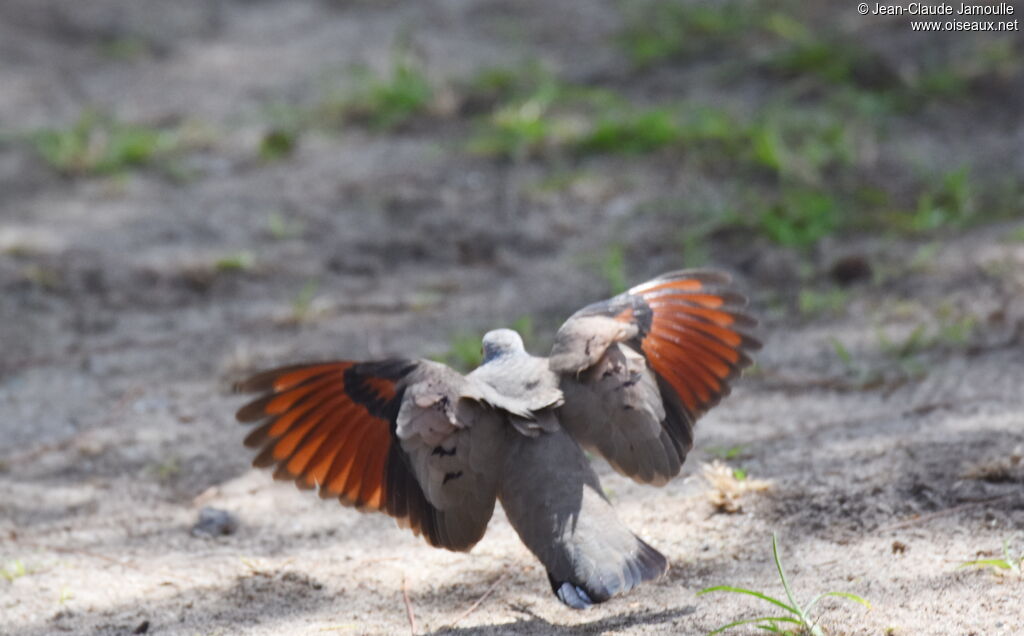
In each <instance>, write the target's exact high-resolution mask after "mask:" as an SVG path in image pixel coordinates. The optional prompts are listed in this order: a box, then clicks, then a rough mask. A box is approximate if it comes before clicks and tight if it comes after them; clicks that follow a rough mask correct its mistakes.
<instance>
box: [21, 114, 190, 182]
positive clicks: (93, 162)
mask: <svg viewBox="0 0 1024 636" xmlns="http://www.w3.org/2000/svg"><path fill="white" fill-rule="evenodd" d="M31 140H32V145H33V146H34V148H35V150H36V153H37V154H38V155H39V156H40V157H41V158H42V159H43V160H44V161H46V162H47V163H48V164H50V165H51V166H52V167H53V168H54V169H56V170H57V171H58V172H60V173H61V174H64V175H68V176H83V175H103V174H113V173H117V172H121V171H124V170H127V169H129V168H136V167H140V166H145V165H147V164H150V163H152V162H153V161H154V160H156V159H157V158H159V157H161V156H166V155H167V154H169V153H170V152H171V151H173V150H175V149H176V148H177V147H178V145H179V141H178V138H177V135H176V134H175V133H174V132H171V131H168V130H162V129H158V128H150V127H146V126H139V125H132V124H125V123H123V122H120V121H118V120H116V119H114V118H113V117H109V116H103V115H99V114H97V113H95V112H92V111H87V112H85V113H83V114H82V115H81V116H80V117H79V119H78V121H77V122H75V123H74V124H72V125H70V126H68V127H66V128H47V129H43V130H39V131H36V132H35V133H34V134H32V136H31Z"/></svg>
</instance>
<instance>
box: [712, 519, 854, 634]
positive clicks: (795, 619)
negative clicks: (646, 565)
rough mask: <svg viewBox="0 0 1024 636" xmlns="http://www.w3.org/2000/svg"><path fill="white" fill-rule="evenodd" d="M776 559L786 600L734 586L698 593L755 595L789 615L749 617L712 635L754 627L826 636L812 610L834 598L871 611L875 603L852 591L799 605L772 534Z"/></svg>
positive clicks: (730, 624)
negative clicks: (851, 602)
mask: <svg viewBox="0 0 1024 636" xmlns="http://www.w3.org/2000/svg"><path fill="white" fill-rule="evenodd" d="M772 559H773V561H774V562H775V569H776V570H777V571H778V574H779V581H780V582H781V583H782V589H783V591H784V592H785V593H786V600H779V599H778V598H775V597H772V596H769V595H767V594H765V593H764V592H757V591H755V590H749V589H746V588H742V587H734V586H731V585H716V586H714V587H709V588H705V589H703V590H701V591H700V592H697V596H702V595H704V594H709V593H711V592H730V593H733V594H745V595H747V596H753V597H755V598H759V599H761V600H762V601H766V602H768V603H770V604H772V605H774V606H775V607H777V608H779V609H782V610H783V611H784V612H785V613H784V614H779V613H777V612H776V614H775V615H765V616H758V617H756V618H745V619H740V620H737V621H733V622H731V623H727V624H725V625H722V626H721V627H719V628H717V629H715V630H713V631H711V632H709V633H708V636H711V635H712V634H718V633H720V632H724V631H726V630H728V629H732V628H734V627H740V626H743V625H754V626H755V627H757V628H758V629H761V630H764V631H767V632H772V633H776V634H810V635H812V636H824V634H825V630H824V629H823V628H822V627H821V626H820V625H819V624H818V619H816V618H813V617H812V615H811V611H812V610H813V609H814V607H815V606H816V605H817V604H818V603H819V602H820V601H821V600H822V599H824V598H827V597H830V596H831V597H837V598H845V599H847V600H851V601H854V602H857V603H860V604H861V605H863V606H864V607H867V608H868V609H871V604H870V603H868V601H866V600H865V599H863V598H861V597H860V596H857V595H856V594H851V593H849V592H823V593H821V594H818V595H816V596H814V597H813V598H812V599H811V600H809V601H808V602H807V603H806V604H804V605H801V604H800V603H798V602H797V600H796V597H795V596H794V594H793V590H792V588H791V587H790V584H789V579H788V578H787V577H786V572H785V570H784V569H783V567H782V557H781V556H780V554H779V544H778V540H777V539H776V537H775V535H774V534H772ZM791 626H792V627H791Z"/></svg>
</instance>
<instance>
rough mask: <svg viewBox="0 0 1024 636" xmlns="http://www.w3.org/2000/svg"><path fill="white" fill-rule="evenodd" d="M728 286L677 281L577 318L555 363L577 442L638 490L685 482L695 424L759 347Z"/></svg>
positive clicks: (662, 279)
mask: <svg viewBox="0 0 1024 636" xmlns="http://www.w3.org/2000/svg"><path fill="white" fill-rule="evenodd" d="M728 284H729V277H728V276H727V275H726V274H723V273H720V272H713V271H699V270H684V271H678V272H672V273H669V274H664V275H662V276H659V277H658V278H655V279H654V280H650V281H648V282H646V283H642V284H640V285H637V286H636V287H633V288H632V289H630V290H629V291H627V292H625V293H622V294H619V295H618V296H615V297H614V298H611V299H609V300H605V301H602V302H599V303H595V304H593V305H590V306H588V307H585V308H583V309H581V310H580V311H578V312H576V313H575V314H574V315H573V316H572V317H570V318H569V320H567V321H566V322H565V324H564V325H562V327H561V328H560V329H559V330H558V334H557V335H556V337H555V345H554V348H553V349H552V352H551V357H550V365H551V369H552V370H553V371H555V372H556V373H559V374H560V375H561V377H562V380H561V388H562V391H563V393H564V394H565V404H564V405H563V406H562V408H561V410H560V413H559V419H560V421H561V422H562V424H563V426H565V427H566V429H567V430H568V431H569V432H570V434H572V436H573V437H574V438H576V440H577V441H579V442H580V443H581V444H583V445H584V446H586V447H589V448H592V449H595V450H596V451H597V452H599V453H600V454H601V455H602V456H604V457H605V459H607V460H608V461H609V463H611V465H612V466H613V467H615V468H616V470H618V471H619V472H621V473H623V474H625V475H628V476H630V477H632V478H633V479H635V480H637V481H640V482H643V483H654V484H662V483H664V482H666V481H667V480H668V479H669V478H671V477H673V476H675V475H676V474H678V473H679V469H680V467H681V466H682V463H683V460H685V458H686V454H687V452H689V450H690V448H691V447H692V445H693V425H694V422H695V421H696V420H697V418H699V417H700V416H701V415H702V414H704V413H705V412H706V411H707V410H708V409H710V408H711V407H713V406H714V405H716V404H718V402H719V401H720V400H721V399H722V398H723V397H725V396H726V395H728V394H729V383H730V382H731V381H732V380H733V379H735V378H736V377H737V376H738V375H739V374H740V372H741V371H742V370H743V369H744V368H745V367H747V366H749V365H750V362H751V360H750V357H749V353H750V352H751V351H753V350H756V349H758V348H760V346H761V345H760V343H759V342H758V341H757V340H755V339H754V338H752V337H751V336H750V335H748V334H747V333H746V331H745V330H746V329H749V328H751V327H753V326H754V325H756V321H755V320H754V319H753V318H751V317H749V316H747V315H746V314H744V313H742V311H741V310H742V309H743V307H744V306H745V305H746V299H745V298H744V297H743V296H741V295H740V294H738V293H736V292H735V291H733V290H731V289H729V288H728Z"/></svg>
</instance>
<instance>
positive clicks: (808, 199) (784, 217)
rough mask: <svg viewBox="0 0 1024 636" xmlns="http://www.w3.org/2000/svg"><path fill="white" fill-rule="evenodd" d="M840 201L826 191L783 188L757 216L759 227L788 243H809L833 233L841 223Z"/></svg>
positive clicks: (798, 245) (769, 235)
mask: <svg viewBox="0 0 1024 636" xmlns="http://www.w3.org/2000/svg"><path fill="white" fill-rule="evenodd" d="M841 220H842V219H841V216H840V212H839V205H838V203H837V201H836V200H835V198H833V197H832V196H831V195H829V194H826V193H824V192H819V191H815V190H809V189H803V188H793V189H787V190H784V191H783V192H782V194H781V197H780V198H779V199H778V200H777V201H776V202H775V203H773V204H771V205H769V206H768V207H766V208H764V209H762V210H761V211H760V213H759V214H758V216H757V229H758V230H760V232H761V234H763V235H764V236H766V237H768V238H769V239H771V240H772V241H774V242H776V243H778V244H780V245H784V246H786V247H797V248H804V247H810V246H812V245H814V244H815V243H817V242H818V241H820V240H821V239H822V238H824V237H826V236H828V235H830V234H832V233H834V232H835V231H836V230H838V229H839V227H840V223H841Z"/></svg>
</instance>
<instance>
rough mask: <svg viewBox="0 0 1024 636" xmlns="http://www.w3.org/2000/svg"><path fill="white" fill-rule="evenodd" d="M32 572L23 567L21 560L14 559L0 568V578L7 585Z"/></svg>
mask: <svg viewBox="0 0 1024 636" xmlns="http://www.w3.org/2000/svg"><path fill="white" fill-rule="evenodd" d="M32 572H34V570H33V569H32V568H30V567H28V566H26V565H25V562H24V561H22V560H21V559H14V560H13V561H8V562H7V563H5V564H4V566H3V567H2V568H0V577H2V578H3V579H4V580H5V581H7V582H8V583H11V582H13V581H14V580H15V579H20V578H21V577H23V576H27V575H29V574H32Z"/></svg>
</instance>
